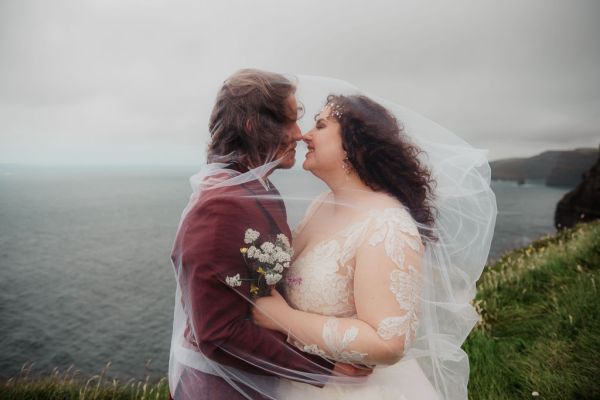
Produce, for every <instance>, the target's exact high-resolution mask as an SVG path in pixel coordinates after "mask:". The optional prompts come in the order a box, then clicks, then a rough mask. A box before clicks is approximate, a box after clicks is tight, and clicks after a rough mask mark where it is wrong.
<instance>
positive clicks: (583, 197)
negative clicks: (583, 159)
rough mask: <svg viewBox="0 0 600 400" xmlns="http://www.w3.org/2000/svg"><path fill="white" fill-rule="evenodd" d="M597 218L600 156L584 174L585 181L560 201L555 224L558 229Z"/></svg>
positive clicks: (598, 214)
mask: <svg viewBox="0 0 600 400" xmlns="http://www.w3.org/2000/svg"><path fill="white" fill-rule="evenodd" d="M595 219H600V157H599V158H598V160H596V163H595V164H594V165H593V166H592V168H590V169H589V170H588V171H586V172H585V173H584V174H583V182H581V183H580V184H579V185H578V186H577V187H576V188H575V189H573V190H572V191H570V192H569V193H567V194H565V195H564V197H563V198H562V199H561V200H560V201H559V202H558V204H557V206H556V211H555V213H554V225H555V226H556V229H563V228H570V227H572V226H574V225H575V224H577V223H578V222H587V221H592V220H595Z"/></svg>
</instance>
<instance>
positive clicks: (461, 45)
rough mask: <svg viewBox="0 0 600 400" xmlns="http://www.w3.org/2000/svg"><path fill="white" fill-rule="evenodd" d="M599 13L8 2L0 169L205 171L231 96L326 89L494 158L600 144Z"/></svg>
mask: <svg viewBox="0 0 600 400" xmlns="http://www.w3.org/2000/svg"><path fill="white" fill-rule="evenodd" d="M599 39H600V2H599V1H595V0H590V1H579V0H570V1H564V0H561V1H549V0H536V1H529V0H509V1H488V0H469V1H467V0H454V1H435V2H434V1H423V0H419V1H412V2H405V1H368V2H367V1H349V0H343V1H342V0H339V1H316V0H315V1H312V0H311V1H302V0H300V1H282V0H279V1H275V0H273V1H266V0H265V1H256V0H255V1H249V0H245V1H242V0H240V1H223V0H219V1H217V0H215V1H200V0H196V1H190V2H181V1H166V0H165V1H155V0H146V1H126V0H114V1H107V0H103V1H84V0H73V1H57V0H52V1H47V0H40V1H28V0H12V1H10V0H0V163H6V162H10V163H37V164H52V163H59V164H62V163H67V164H68V163H75V164H80V163H92V164H95V163H119V164H120V163H132V164H140V163H141V164H198V163H199V162H200V160H201V157H202V155H203V154H202V153H203V152H204V148H205V143H206V139H207V132H206V131H207V129H206V121H207V116H208V113H209V112H210V108H211V106H212V102H213V100H214V97H215V93H216V90H217V88H218V86H219V84H220V83H221V82H222V81H223V80H224V79H225V78H226V77H227V76H228V75H230V74H231V73H232V72H234V71H235V70H237V69H239V68H244V67H257V68H262V69H268V70H273V71H279V72H286V73H294V74H311V75H321V76H330V77H335V78H339V79H343V80H346V81H348V82H351V83H353V84H354V85H356V86H358V87H359V88H360V89H363V90H365V91H368V92H370V93H373V94H376V95H379V96H380V97H384V98H386V99H389V100H392V101H395V102H397V103H400V104H402V105H404V106H407V107H409V108H412V109H414V110H416V111H418V112H420V113H422V114H424V115H426V116H428V117H430V118H431V119H433V120H435V121H436V122H438V123H440V124H442V125H444V126H446V127H447V128H450V129H451V130H453V131H454V132H455V133H457V134H458V135H459V136H461V137H463V138H464V139H465V140H467V141H468V142H470V143H472V144H473V145H474V146H476V147H481V148H487V149H489V150H490V158H491V159H498V158H504V157H512V156H529V155H533V154H537V153H539V152H541V151H543V150H547V149H570V148H575V147H584V146H585V147H597V146H598V145H599V144H600V41H599Z"/></svg>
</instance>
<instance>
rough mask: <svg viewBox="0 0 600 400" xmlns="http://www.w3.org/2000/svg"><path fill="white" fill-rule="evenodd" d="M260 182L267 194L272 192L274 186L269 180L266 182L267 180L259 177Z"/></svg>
mask: <svg viewBox="0 0 600 400" xmlns="http://www.w3.org/2000/svg"><path fill="white" fill-rule="evenodd" d="M258 181H259V182H260V184H261V185H262V186H263V187H264V188H265V190H266V191H267V192H269V191H271V187H272V184H271V183H270V182H269V180H268V179H266V180H265V179H263V178H261V177H260V176H259V177H258Z"/></svg>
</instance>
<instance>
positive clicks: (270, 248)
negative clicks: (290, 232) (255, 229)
mask: <svg viewBox="0 0 600 400" xmlns="http://www.w3.org/2000/svg"><path fill="white" fill-rule="evenodd" d="M260 249H261V250H262V251H264V252H265V253H272V252H273V250H275V245H274V244H273V243H271V242H264V243H263V244H262V245H261V246H260Z"/></svg>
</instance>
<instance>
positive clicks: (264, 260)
mask: <svg viewBox="0 0 600 400" xmlns="http://www.w3.org/2000/svg"><path fill="white" fill-rule="evenodd" d="M256 258H258V261H260V262H261V263H267V262H270V259H271V257H269V255H268V254H264V253H259V254H257V257H256Z"/></svg>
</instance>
